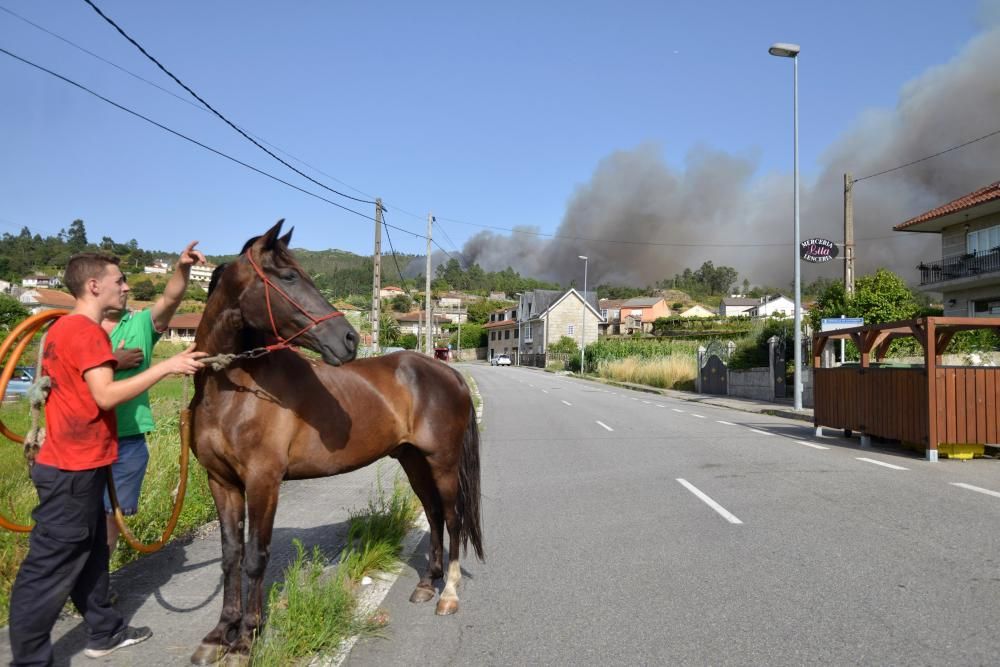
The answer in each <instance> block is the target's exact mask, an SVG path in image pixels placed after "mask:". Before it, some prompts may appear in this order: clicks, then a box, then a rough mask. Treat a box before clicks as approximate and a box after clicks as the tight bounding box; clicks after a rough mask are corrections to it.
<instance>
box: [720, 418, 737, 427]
mask: <svg viewBox="0 0 1000 667" xmlns="http://www.w3.org/2000/svg"><path fill="white" fill-rule="evenodd" d="M715 421H716V422H717V423H719V424H725V425H726V426H736V424H734V423H733V422H724V421H722V420H721V419H716V420H715Z"/></svg>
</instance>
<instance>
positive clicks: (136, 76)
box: [0, 5, 374, 198]
mask: <svg viewBox="0 0 1000 667" xmlns="http://www.w3.org/2000/svg"><path fill="white" fill-rule="evenodd" d="M0 11H4V12H6V13H7V14H10V15H11V16H13V17H14V18H16V19H18V20H20V21H23V22H24V23H27V24H28V25H30V26H32V27H34V28H37V29H38V30H41V31H42V32H44V33H45V34H47V35H51V36H52V37H55V38H56V39H58V40H60V41H62V42H65V43H66V44H68V45H70V46H72V47H73V48H74V49H77V50H79V51H81V52H83V53H86V54H87V55H88V56H91V57H92V58H96V59H97V60H100V61H101V62H103V63H105V64H107V65H110V66H111V67H114V68H115V69H117V70H119V71H121V72H123V73H125V74H127V75H129V76H130V77H132V78H133V79H137V80H138V81H141V82H143V83H145V84H147V85H149V86H152V87H153V88H156V89H157V90H159V91H160V92H163V93H166V94H167V95H170V96H171V97H173V98H174V99H177V100H179V101H181V102H183V103H184V104H187V105H188V106H190V107H192V108H194V109H197V110H198V111H201V112H203V113H211V112H210V111H209V110H208V109H206V108H205V107H203V106H201V105H200V104H196V103H194V102H192V101H191V100H189V99H188V98H186V97H183V96H181V95H178V94H177V93H175V92H173V91H172V90H167V89H166V88H164V87H163V86H161V85H160V84H158V83H156V82H154V81H150V80H149V79H147V78H145V77H143V76H141V75H139V74H136V73H135V72H133V71H131V70H129V69H127V68H125V67H122V66H121V65H119V64H117V63H115V62H113V61H111V60H108V59H107V58H105V57H103V56H101V55H99V54H97V53H94V52H93V51H90V50H89V49H87V48H85V47H83V46H80V45H79V44H77V43H76V42H74V41H73V40H71V39H68V38H66V37H64V36H63V35H60V34H58V33H55V32H53V31H51V30H49V29H48V28H46V27H44V26H41V25H39V24H37V23H35V22H34V21H31V20H29V19H27V18H25V17H23V16H21V15H20V14H18V13H16V12H14V11H12V10H10V9H8V8H7V7H4V6H2V5H0ZM245 131H246V132H247V134H249V135H250V136H251V137H253V138H254V139H257V140H258V141H260V142H261V143H262V144H264V145H266V146H269V147H271V148H273V149H274V150H276V151H277V152H279V153H281V154H282V155H285V156H287V157H289V158H291V159H292V160H295V161H296V162H298V163H299V164H303V165H305V166H307V167H309V168H310V169H312V170H313V171H315V172H317V173H319V174H322V175H323V176H326V177H327V178H329V179H330V180H332V181H336V182H337V183H340V184H341V185H343V186H344V187H346V188H348V189H350V190H354V191H355V192H357V193H359V194H362V195H364V196H366V197H372V198H374V195H371V194H369V193H367V192H364V191H363V190H359V189H358V188H356V187H354V186H352V185H351V184H349V183H345V182H344V181H342V180H340V179H339V178H337V177H336V176H333V175H331V174H328V173H326V172H325V171H323V170H322V169H320V168H319V167H316V166H314V165H311V164H309V163H308V162H306V161H305V160H303V159H301V158H299V157H296V156H295V155H292V154H291V153H289V152H288V151H286V150H284V149H282V148H281V147H280V146H276V145H274V144H273V143H271V142H269V141H268V140H267V139H264V138H263V137H261V136H260V135H259V134H255V133H253V132H250V131H249V130H245Z"/></svg>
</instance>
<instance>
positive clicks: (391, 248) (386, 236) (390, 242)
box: [382, 208, 406, 285]
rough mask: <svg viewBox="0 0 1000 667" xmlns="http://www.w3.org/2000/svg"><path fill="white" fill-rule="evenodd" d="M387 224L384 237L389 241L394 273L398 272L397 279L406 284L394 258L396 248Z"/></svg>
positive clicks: (383, 217)
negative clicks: (394, 267) (394, 268)
mask: <svg viewBox="0 0 1000 667" xmlns="http://www.w3.org/2000/svg"><path fill="white" fill-rule="evenodd" d="M382 223H383V224H385V209H384V208H383V209H382ZM389 226H390V225H386V230H385V238H386V239H388V241H389V250H391V251H392V262H393V264H395V265H396V273H398V274H399V280H400V282H402V283H403V284H404V285H405V284H406V278H404V277H403V271H402V270H401V269H400V268H399V262H398V261H397V260H396V249H395V248H394V247H393V246H392V236H390V235H389Z"/></svg>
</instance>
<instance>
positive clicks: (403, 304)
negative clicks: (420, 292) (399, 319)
mask: <svg viewBox="0 0 1000 667" xmlns="http://www.w3.org/2000/svg"><path fill="white" fill-rule="evenodd" d="M389 307H390V308H392V309H393V310H394V311H396V312H397V313H408V312H410V311H411V310H412V309H413V299H411V298H410V295H409V294H397V295H396V296H394V297H392V300H391V301H389Z"/></svg>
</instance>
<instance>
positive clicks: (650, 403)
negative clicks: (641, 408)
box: [643, 401, 653, 405]
mask: <svg viewBox="0 0 1000 667" xmlns="http://www.w3.org/2000/svg"><path fill="white" fill-rule="evenodd" d="M643 403H645V404H646V405H652V404H653V402H652V401H643Z"/></svg>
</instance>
